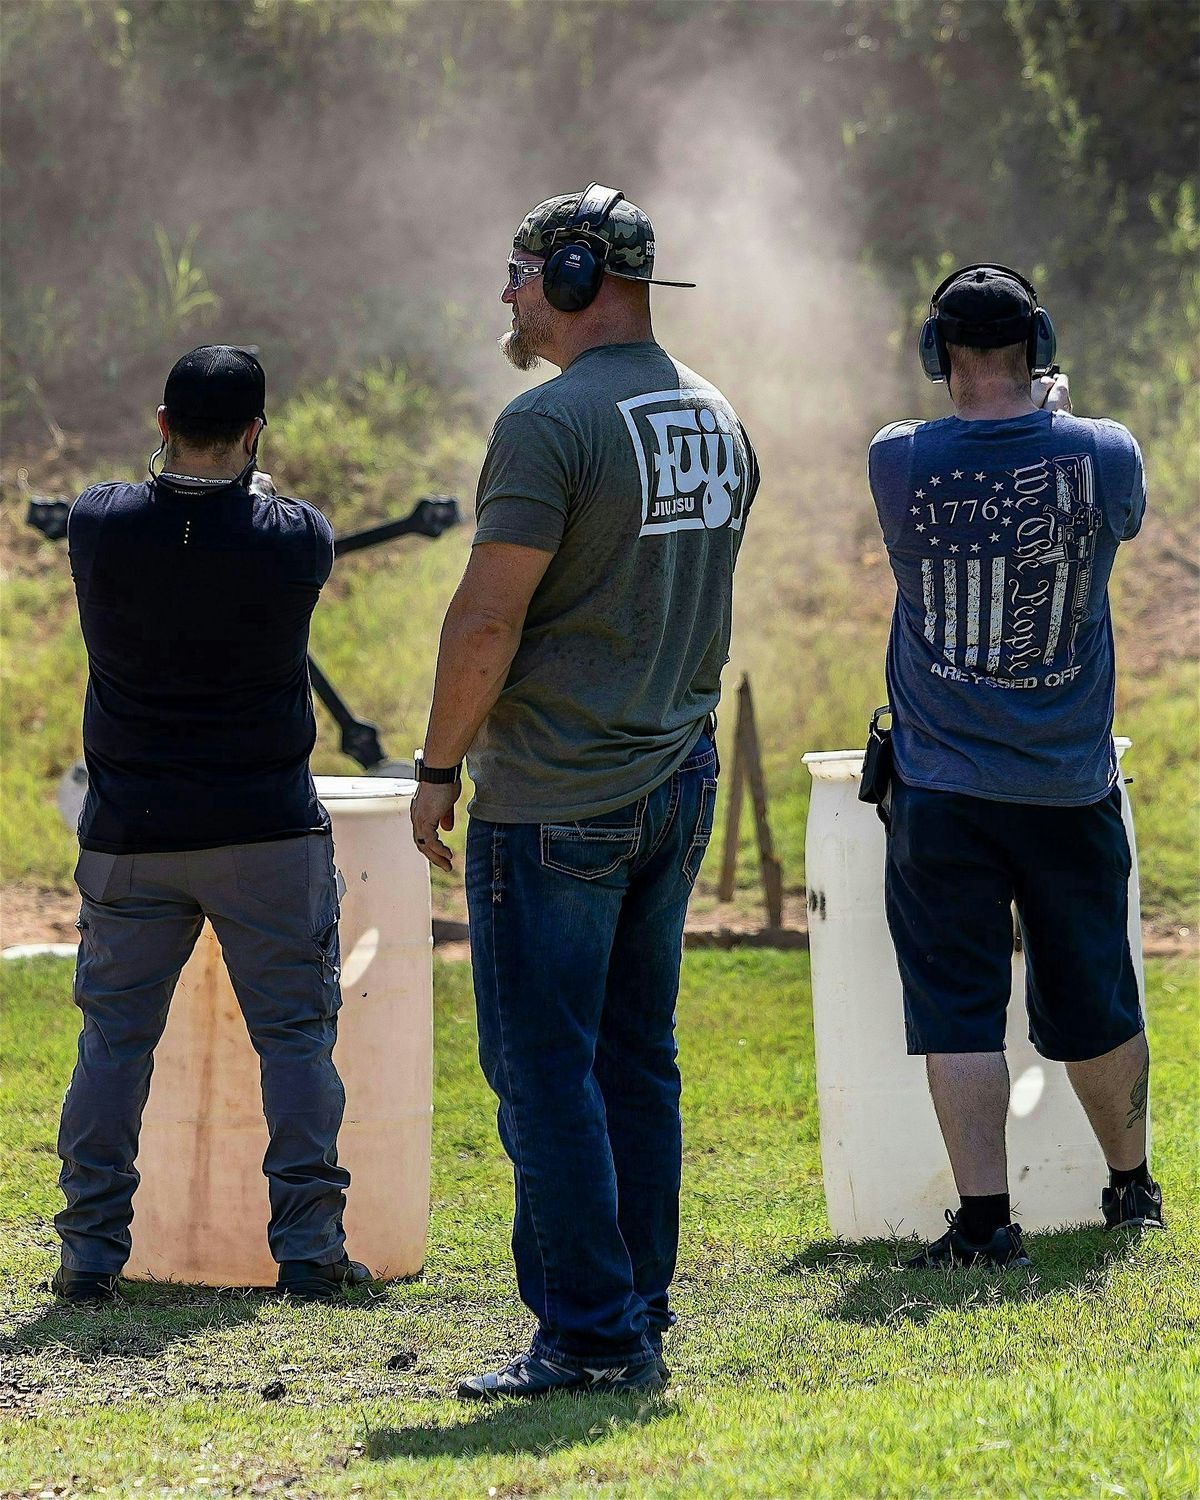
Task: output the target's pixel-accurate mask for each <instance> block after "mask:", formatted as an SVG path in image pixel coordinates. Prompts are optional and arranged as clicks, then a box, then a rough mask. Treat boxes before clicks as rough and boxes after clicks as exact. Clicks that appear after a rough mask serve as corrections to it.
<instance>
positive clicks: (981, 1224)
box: [958, 1193, 1011, 1245]
mask: <svg viewBox="0 0 1200 1500" xmlns="http://www.w3.org/2000/svg"><path fill="white" fill-rule="evenodd" d="M960 1201H961V1203H962V1209H961V1210H960V1212H959V1215H958V1232H959V1234H961V1235H963V1236H964V1237H965V1238H966V1239H968V1240H970V1241H971V1243H972V1244H973V1245H986V1244H987V1242H988V1240H990V1239H991V1237H992V1235H994V1234H995V1232H996V1231H997V1229H1003V1228H1004V1226H1005V1225H1006V1224H1007V1223H1008V1220H1009V1213H1010V1211H1011V1210H1010V1207H1009V1201H1008V1194H1007V1193H988V1194H987V1195H986V1196H984V1197H980V1198H965V1197H964V1198H962V1199H960Z"/></svg>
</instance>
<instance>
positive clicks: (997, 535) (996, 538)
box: [988, 531, 1000, 542]
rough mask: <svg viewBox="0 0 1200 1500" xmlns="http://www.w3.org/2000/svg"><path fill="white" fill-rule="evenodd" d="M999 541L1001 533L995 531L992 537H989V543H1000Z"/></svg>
mask: <svg viewBox="0 0 1200 1500" xmlns="http://www.w3.org/2000/svg"><path fill="white" fill-rule="evenodd" d="M999 540H1000V533H999V532H998V531H993V532H992V534H991V536H990V537H988V541H989V542H998V541H999Z"/></svg>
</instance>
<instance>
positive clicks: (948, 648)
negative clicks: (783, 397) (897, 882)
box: [867, 411, 1146, 807]
mask: <svg viewBox="0 0 1200 1500" xmlns="http://www.w3.org/2000/svg"><path fill="white" fill-rule="evenodd" d="M867 469H868V474H869V477H870V481H871V493H872V495H873V497H874V500H875V507H876V509H877V511H878V512H879V521H880V525H881V526H882V528H883V536H884V541H885V542H886V544H887V549H888V556H889V558H890V560H891V564H892V572H893V573H894V574H895V576H896V587H897V595H896V608H895V612H894V614H893V616H892V631H891V638H890V640H889V642H888V659H887V682H888V697H889V700H890V702H891V706H892V713H893V736H892V743H893V747H894V750H895V758H896V770H897V773H898V774H899V775H900V776H901V777H902V779H903V780H904V781H906V782H908V783H909V784H910V785H912V786H919V787H928V788H930V789H932V790H935V791H946V792H965V793H968V794H969V795H971V796H975V797H989V798H993V799H996V800H998V801H1004V802H1035V803H1046V804H1050V805H1053V806H1060V807H1074V806H1082V805H1085V804H1087V803H1091V802H1097V801H1099V800H1100V798H1102V797H1103V796H1104V795H1105V794H1106V793H1107V792H1108V791H1109V789H1110V788H1111V787H1112V786H1113V785H1114V783H1115V782H1116V779H1117V761H1116V755H1115V753H1114V750H1113V744H1112V720H1113V701H1114V694H1115V682H1116V673H1115V663H1114V656H1113V637H1112V620H1111V618H1110V615H1109V608H1108V576H1109V573H1110V571H1111V569H1112V565H1113V559H1114V557H1115V555H1116V550H1117V546H1118V544H1119V543H1120V542H1123V541H1127V540H1128V539H1129V538H1130V537H1133V536H1135V535H1136V534H1137V531H1138V528H1139V526H1140V525H1141V522H1142V515H1143V512H1144V510H1145V507H1146V480H1145V474H1144V472H1143V469H1142V455H1141V453H1140V452H1139V450H1138V445H1137V443H1136V442H1135V441H1134V440H1133V438H1132V437H1131V435H1130V434H1129V432H1128V431H1127V430H1126V429H1125V428H1124V427H1122V426H1121V425H1120V423H1118V422H1109V421H1094V420H1090V419H1088V418H1083V417H1075V416H1071V415H1070V414H1068V413H1065V412H1048V411H1035V412H1031V413H1029V414H1028V415H1027V416H1022V417H1010V418H1007V419H1003V420H990V421H964V420H963V419H961V418H960V417H945V418H943V419H942V420H941V421H937V422H894V423H892V424H891V425H890V426H888V427H885V428H883V430H882V431H881V432H879V433H877V434H876V436H875V438H874V439H873V441H872V443H871V451H870V455H869V458H868V464H867Z"/></svg>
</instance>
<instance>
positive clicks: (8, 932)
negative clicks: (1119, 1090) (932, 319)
mask: <svg viewBox="0 0 1200 1500" xmlns="http://www.w3.org/2000/svg"><path fill="white" fill-rule="evenodd" d="M78 912H79V902H78V899H77V898H76V897H74V896H71V895H65V894H63V892H61V891H47V890H41V889H39V888H38V887H37V886H28V885H5V886H0V948H8V947H16V946H17V944H23V943H74V942H75V940H76V932H75V918H76V916H77V914H78ZM448 925H449V924H448ZM451 932H452V933H454V936H453V937H452V938H451V940H449V941H447V942H439V943H438V951H439V953H442V954H443V955H444V956H445V957H446V958H465V957H466V956H467V946H466V944H465V943H464V942H462V941H461V940H459V939H458V936H457V932H455V930H454V928H453V927H452V928H451ZM807 939H808V922H807V912H806V909H805V903H804V897H803V895H801V894H793V895H789V896H786V897H785V898H784V903H783V928H782V930H781V932H780V933H778V934H773V933H770V932H768V931H767V930H766V929H765V918H764V916H763V913H762V909H761V908H759V907H750V906H746V905H743V904H741V903H739V904H736V905H735V904H730V905H727V906H726V905H716V906H712V907H711V908H709V909H708V910H706V911H699V912H694V913H692V914H691V915H690V916H689V918H688V927H687V939H686V940H687V944H688V946H689V947H711V946H718V947H724V946H730V947H732V946H736V945H739V944H742V943H755V944H762V945H764V946H768V947H788V948H792V947H805V946H807ZM1142 940H1143V943H1144V945H1145V950H1146V954H1147V955H1148V956H1149V957H1153V958H1170V957H1178V956H1181V955H1185V954H1189V953H1193V954H1194V953H1196V952H1197V951H1198V950H1197V934H1196V933H1195V932H1193V931H1192V929H1191V928H1188V927H1173V926H1168V925H1166V924H1165V923H1154V922H1147V923H1145V924H1144V925H1143V928H1142Z"/></svg>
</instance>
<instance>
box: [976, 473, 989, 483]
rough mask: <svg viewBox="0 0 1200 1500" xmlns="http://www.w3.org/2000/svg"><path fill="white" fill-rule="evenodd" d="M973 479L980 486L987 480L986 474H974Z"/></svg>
mask: <svg viewBox="0 0 1200 1500" xmlns="http://www.w3.org/2000/svg"><path fill="white" fill-rule="evenodd" d="M975 478H976V479H977V480H978V481H979V483H980V484H982V483H983V481H984V480H985V479H986V478H987V475H986V474H976V476H975Z"/></svg>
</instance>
